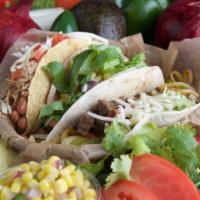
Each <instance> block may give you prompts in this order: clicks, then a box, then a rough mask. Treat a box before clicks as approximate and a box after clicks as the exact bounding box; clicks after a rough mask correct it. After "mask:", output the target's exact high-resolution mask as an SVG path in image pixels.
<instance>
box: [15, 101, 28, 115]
mask: <svg viewBox="0 0 200 200" xmlns="http://www.w3.org/2000/svg"><path fill="white" fill-rule="evenodd" d="M15 108H16V110H17V112H18V113H19V114H20V115H25V114H26V109H27V101H26V98H25V97H20V98H19V99H18V101H17V103H16V105H15Z"/></svg>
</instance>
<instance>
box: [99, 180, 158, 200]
mask: <svg viewBox="0 0 200 200" xmlns="http://www.w3.org/2000/svg"><path fill="white" fill-rule="evenodd" d="M102 199H103V200H158V199H157V198H156V197H155V195H154V194H153V193H152V192H151V191H149V190H148V189H147V188H145V187H144V186H142V185H141V184H139V183H136V182H133V181H128V180H120V181H117V182H116V183H114V184H113V185H112V186H111V187H109V188H108V189H106V190H103V196H102Z"/></svg>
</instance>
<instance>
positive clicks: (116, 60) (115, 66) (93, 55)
mask: <svg viewBox="0 0 200 200" xmlns="http://www.w3.org/2000/svg"><path fill="white" fill-rule="evenodd" d="M77 37H78V36H77ZM144 59H145V57H144V54H138V55H136V56H135V57H133V58H132V59H130V60H128V59H127V58H126V57H125V56H124V55H123V53H122V51H121V49H120V48H119V47H118V46H115V45H111V44H92V45H89V46H88V47H87V48H85V49H78V50H77V51H76V52H75V53H73V52H71V55H70V57H69V58H68V59H66V60H65V62H62V61H60V62H59V61H56V60H55V61H53V62H49V63H47V64H46V65H45V66H43V67H42V70H43V73H45V74H46V76H48V77H49V80H50V82H51V83H52V86H51V89H50V91H49V94H48V97H47V99H46V104H45V105H44V106H43V107H42V109H41V111H40V114H39V118H38V121H37V123H36V124H35V126H34V129H33V131H32V132H37V133H38V132H39V133H48V132H49V131H51V130H52V128H53V127H54V126H55V125H56V124H57V122H58V121H59V120H60V118H61V117H62V115H63V114H64V113H65V112H66V111H67V110H68V109H69V108H70V107H71V106H73V104H74V103H76V101H78V99H79V98H80V97H82V96H84V95H86V94H87V93H88V92H89V91H90V90H92V89H93V88H96V87H97V88H98V85H99V84H101V83H102V82H104V81H106V80H108V79H110V78H111V77H114V76H118V74H119V73H123V72H125V71H126V74H131V76H132V74H133V77H134V78H135V80H133V82H136V79H137V82H141V85H142V84H148V83H145V80H144V79H143V78H141V80H138V79H140V77H139V76H138V75H137V76H136V77H135V75H134V74H137V70H139V69H140V68H143V67H147V65H146V64H145V62H144ZM135 70H136V71H135ZM139 71H140V70H139ZM148 72H149V73H150V74H151V73H152V74H153V73H158V76H159V77H160V78H159V79H158V81H157V80H155V82H156V83H157V82H159V81H162V80H163V77H162V75H161V72H160V70H158V69H157V70H156V69H154V70H153V69H152V70H151V69H145V70H141V73H139V74H140V75H141V77H145V76H147V74H148ZM144 74H146V75H144ZM125 76H126V75H124V77H125ZM131 76H128V77H129V79H132V77H131ZM134 78H133V79H134ZM115 79H116V80H118V78H114V80H115ZM127 80H128V79H127ZM127 80H126V81H127ZM129 82H130V81H129ZM110 83H111V84H113V83H112V79H111V82H110ZM110 83H108V84H110ZM119 83H120V82H119ZM104 84H105V85H106V84H107V83H104ZM104 84H103V85H104ZM134 84H135V83H134ZM152 85H154V81H153V83H152ZM150 87H151V86H150ZM83 98H87V96H86V97H83ZM86 101H87V100H86ZM84 104H85V102H84Z"/></svg>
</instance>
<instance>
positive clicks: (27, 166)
mask: <svg viewBox="0 0 200 200" xmlns="http://www.w3.org/2000/svg"><path fill="white" fill-rule="evenodd" d="M20 168H21V169H22V170H23V171H25V172H28V171H30V167H29V165H28V164H21V165H20Z"/></svg>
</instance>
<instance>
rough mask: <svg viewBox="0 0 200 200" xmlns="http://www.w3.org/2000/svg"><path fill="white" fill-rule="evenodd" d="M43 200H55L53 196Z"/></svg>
mask: <svg viewBox="0 0 200 200" xmlns="http://www.w3.org/2000/svg"><path fill="white" fill-rule="evenodd" d="M43 200H54V198H53V197H52V196H47V197H45V198H43Z"/></svg>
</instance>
